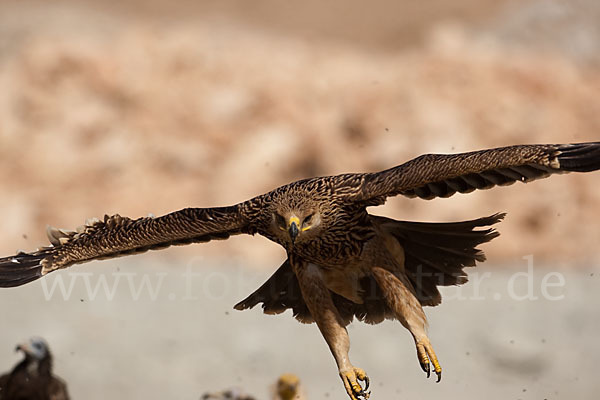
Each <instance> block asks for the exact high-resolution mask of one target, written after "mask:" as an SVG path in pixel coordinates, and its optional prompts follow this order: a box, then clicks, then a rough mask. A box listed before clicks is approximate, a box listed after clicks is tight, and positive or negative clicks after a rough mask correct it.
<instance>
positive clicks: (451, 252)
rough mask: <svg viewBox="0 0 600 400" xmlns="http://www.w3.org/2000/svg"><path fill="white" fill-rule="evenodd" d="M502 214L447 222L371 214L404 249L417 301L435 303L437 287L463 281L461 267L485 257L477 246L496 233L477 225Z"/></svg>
mask: <svg viewBox="0 0 600 400" xmlns="http://www.w3.org/2000/svg"><path fill="white" fill-rule="evenodd" d="M504 216H505V214H494V215H491V216H489V217H484V218H478V219H474V220H470V221H462V222H450V223H427V222H407V221H395V220H392V219H389V218H384V217H375V218H376V220H377V221H379V223H380V224H381V226H382V227H383V228H384V229H386V230H388V231H389V232H390V233H391V234H392V235H393V236H394V237H395V238H396V239H397V240H398V242H399V243H400V245H401V246H402V248H403V249H404V255H405V261H404V265H405V271H406V274H407V275H408V277H409V279H410V280H411V283H412V284H413V286H414V288H415V291H416V292H417V293H416V294H417V298H418V299H419V301H420V302H421V304H423V305H429V306H435V305H438V304H440V303H441V301H442V297H441V294H440V292H439V290H438V288H437V287H438V286H451V285H462V284H463V283H466V282H467V281H468V278H467V273H466V272H465V271H464V270H463V268H466V267H474V266H475V265H476V263H477V262H482V261H485V254H484V253H483V252H482V251H481V250H479V249H478V248H477V246H478V245H480V244H482V243H486V242H489V241H490V240H492V239H494V238H496V237H498V236H499V235H500V234H499V233H498V232H497V231H496V230H495V229H492V228H488V229H477V228H479V227H485V226H490V225H493V224H495V223H497V222H500V221H501V220H502V219H503V218H504Z"/></svg>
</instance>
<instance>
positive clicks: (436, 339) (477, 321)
mask: <svg viewBox="0 0 600 400" xmlns="http://www.w3.org/2000/svg"><path fill="white" fill-rule="evenodd" d="M599 96H600V3H598V2H596V1H593V0H573V1H570V2H564V1H560V0H521V1H517V0H501V1H499V0H495V1H491V0H478V1H477V0H454V1H452V2H449V1H444V0H427V1H419V2H413V1H407V0H405V1H391V0H376V1H371V2H363V1H359V0H349V1H340V0H332V1H327V2H320V1H314V0H308V1H304V2H281V1H276V0H255V1H252V2H249V1H242V0H221V1H191V0H182V1H178V2H175V3H174V2H167V1H165V0H148V1H140V0H123V1H120V2H111V1H98V0H83V1H81V0H80V1H75V0H72V1H68V0H67V1H58V0H57V1H51V2H49V1H29V0H19V1H14V0H5V1H2V2H0V190H2V192H3V194H4V195H3V196H0V217H1V218H2V223H1V224H0V238H1V239H2V240H1V242H0V251H1V252H2V254H12V253H13V252H14V251H15V250H16V249H24V250H31V249H34V248H36V247H38V246H41V245H45V244H46V238H45V227H46V225H48V224H50V225H53V226H58V227H64V228H74V227H75V226H78V225H80V224H82V223H83V222H84V220H85V219H86V218H89V217H94V216H97V217H101V216H103V215H104V214H105V213H107V214H113V213H120V214H121V215H126V216H130V217H139V216H143V215H147V214H148V213H153V214H155V215H160V214H164V213H167V212H170V211H173V210H176V209H180V208H184V207H189V206H194V207H208V206H217V205H228V204H233V203H237V202H239V201H242V200H245V199H247V198H250V197H252V196H254V195H257V194H260V193H263V192H265V191H268V190H270V189H272V188H274V187H276V186H279V185H282V184H285V183H288V182H290V181H293V180H296V179H300V178H304V177H308V176H314V175H330V174H338V173H343V172H360V171H375V170H380V169H384V168H388V167H391V166H394V165H397V164H400V163H402V162H404V161H407V160H409V159H411V158H413V157H416V156H418V155H420V154H423V153H431V152H439V153H451V152H462V151H470V150H477V149H480V148H485V147H495V146H504V145H510V144H522V143H555V142H556V143H568V142H580V141H594V140H599V139H600V135H599V132H600V101H599V100H598V99H599ZM599 183H600V176H599V174H587V175H573V174H571V175H566V176H558V177H553V178H551V179H549V180H545V181H539V182H534V183H532V184H530V185H527V186H523V185H521V184H515V185H513V186H511V187H507V188H500V189H495V190H492V191H483V192H477V193H473V194H470V195H456V196H454V197H452V198H450V199H441V200H432V201H422V200H410V199H401V198H397V199H391V200H390V201H389V202H388V204H386V205H385V206H383V207H379V208H377V209H373V210H372V212H373V213H376V214H385V215H388V216H390V217H393V218H397V219H405V220H421V221H457V220H464V219H472V218H476V217H481V216H485V215H490V214H492V213H495V212H500V211H504V212H507V213H508V216H507V218H506V219H505V221H504V222H502V223H501V224H500V225H499V226H498V229H499V231H500V232H501V233H502V236H500V237H499V238H498V239H495V240H494V241H493V242H491V243H490V244H487V245H485V247H484V249H485V251H486V254H487V255H488V260H489V261H488V262H487V263H486V264H485V265H484V266H483V267H481V268H478V269H477V274H476V275H474V276H475V277H484V275H485V274H489V279H488V278H486V279H485V280H481V282H480V283H479V284H474V283H473V282H471V283H470V284H468V285H467V287H466V289H464V290H466V292H459V293H462V295H456V293H457V292H456V291H454V292H453V291H452V290H450V291H446V292H445V293H447V300H446V301H445V304H444V305H442V306H441V307H438V308H436V309H428V310H427V312H428V315H429V316H430V319H431V320H430V323H431V329H430V337H431V339H432V342H433V344H434V346H435V348H436V349H437V352H438V356H439V357H440V360H441V363H442V366H443V367H444V368H445V372H444V375H445V377H444V380H443V381H442V383H441V384H440V385H434V384H433V383H432V382H427V381H426V380H425V379H423V377H422V376H421V375H422V372H421V371H420V369H419V366H418V364H417V362H416V359H415V355H414V347H413V345H412V340H411V339H410V337H409V335H408V334H407V332H405V330H404V329H403V328H402V327H401V326H400V324H398V323H385V324H382V325H379V326H376V327H369V326H364V325H359V324H354V325H353V326H352V327H351V328H350V334H351V339H352V343H353V351H352V354H351V355H352V357H353V360H354V363H355V364H356V365H359V366H361V367H362V368H364V369H365V370H367V372H368V373H369V374H370V375H371V378H372V380H373V381H374V385H375V386H374V388H373V392H374V394H373V397H374V398H377V399H381V398H385V399H391V398H414V397H416V396H419V397H424V398H428V397H433V396H437V397H439V396H444V397H445V398H448V399H453V398H461V399H465V398H481V397H482V396H486V397H487V398H489V399H506V398H515V399H517V398H522V399H529V398H531V399H534V398H535V399H540V398H548V399H559V398H565V399H569V398H594V396H595V393H597V390H598V389H600V383H599V382H598V381H597V379H595V376H594V375H595V374H594V372H593V366H594V363H595V361H597V360H598V358H599V357H600V348H599V345H598V342H597V340H596V339H595V338H596V332H597V330H598V329H599V328H600V321H598V320H597V318H596V316H597V315H598V301H599V300H600V296H599V294H598V293H599V292H598V286H599V285H600V281H599V280H598V279H599V278H598V276H600V252H598V250H597V246H598V242H599V239H600V233H599V230H600V207H598V204H600V185H599ZM525 256H532V257H533V260H534V263H533V265H534V267H535V271H534V273H532V274H531V275H528V277H525V276H524V275H521V276H519V277H518V278H514V277H515V273H523V271H529V270H528V265H529V264H528V261H527V259H523V257H525ZM284 257H285V255H284V253H283V250H282V249H280V248H279V247H278V246H276V245H274V244H272V243H269V242H268V241H267V240H265V239H263V238H260V237H254V238H250V237H235V238H232V239H230V240H228V241H226V242H217V243H214V242H213V243H209V244H205V245H201V246H189V247H186V248H176V249H169V250H165V251H161V252H157V253H152V254H146V255H142V256H138V257H134V258H121V259H117V260H112V261H104V262H99V263H94V264H91V265H86V266H83V267H76V268H74V269H73V270H69V271H68V272H67V271H65V272H59V273H57V274H53V276H50V277H49V278H47V279H46V280H44V281H41V282H35V283H32V284H30V285H28V286H25V287H22V288H17V289H10V290H2V291H1V292H0V315H2V316H3V319H4V321H3V323H2V328H1V329H0V370H8V369H10V368H11V367H12V365H14V364H15V363H16V362H17V360H18V357H17V356H16V355H15V354H13V353H12V349H13V348H14V345H15V344H16V343H17V342H19V341H21V340H23V339H25V338H27V337H29V336H31V335H33V334H36V335H41V336H44V337H45V338H46V339H47V340H48V342H49V344H50V347H51V349H53V350H54V353H55V358H56V362H55V365H56V372H57V373H58V374H59V375H61V376H62V377H63V378H65V379H66V380H67V382H68V384H69V387H70V390H71V394H72V397H73V398H76V399H77V398H86V399H102V398H107V397H110V398H142V397H143V398H148V399H163V398H173V399H196V398H198V397H199V396H200V395H201V394H202V393H203V392H205V391H209V390H219V389H223V388H225V387H228V386H236V385H237V386H241V387H244V388H247V390H246V391H247V392H250V393H254V394H255V395H257V396H258V397H259V398H268V390H269V389H268V385H269V384H270V383H272V382H274V381H275V379H276V378H277V376H278V375H279V374H281V373H283V372H288V371H291V372H295V373H296V374H297V375H298V376H299V377H300V378H301V380H302V382H303V384H304V386H305V389H306V392H307V395H308V396H309V398H311V399H323V398H333V399H343V398H345V393H344V391H343V388H342V385H341V382H340V381H339V378H338V377H337V372H336V369H335V364H334V362H333V359H332V357H331V356H330V355H329V352H328V349H327V347H326V345H325V343H324V341H323V340H322V339H321V337H320V334H319V333H318V330H317V329H316V327H315V326H303V325H299V324H297V323H296V322H295V321H293V319H292V318H291V316H290V315H289V314H286V315H284V316H280V317H277V318H274V317H270V316H263V315H262V314H261V313H260V310H252V311H249V312H244V313H239V312H234V311H233V310H231V306H232V305H233V304H235V302H237V301H238V300H240V299H242V298H243V297H245V296H246V295H247V294H248V293H250V292H251V291H252V290H254V289H255V288H256V287H257V286H258V285H259V284H261V283H262V282H263V281H264V280H265V279H266V278H267V277H268V276H269V275H270V274H271V273H272V272H273V271H274V270H275V268H276V267H277V266H278V265H279V263H281V261H282V260H283V258H284ZM71 271H73V272H71ZM192 273H193V274H195V275H193V278H192V277H191V275H189V274H192ZM186 274H187V275H186ZM548 274H559V275H560V276H561V277H562V278H563V281H564V285H562V286H561V285H557V287H554V288H552V290H551V294H552V295H553V296H546V295H544V293H543V291H542V289H541V287H542V286H543V284H544V282H546V283H548V281H549V280H546V281H545V280H544V279H545V277H547V276H548ZM553 276H554V278H552V279H551V280H552V281H553V282H561V281H560V278H558V275H553ZM555 278H556V279H555ZM557 279H558V280H557ZM472 281H473V279H472ZM61 282H62V283H64V285H65V286H64V288H65V290H66V291H67V292H61V291H60V286H57V285H59V284H60V283H61ZM103 282H104V283H103ZM144 282H146V283H148V284H149V285H150V286H152V285H153V286H152V287H153V288H154V289H156V290H155V292H153V291H152V290H150V289H151V287H150V286H148V287H146V286H144V285H145V283H144ZM71 284H72V285H71ZM513 284H514V288H515V289H514V290H512V289H511V285H513ZM53 288H54V289H56V290H54V291H52V289H53ZM146 289H148V290H146ZM475 289H477V290H478V291H477V292H474V290H475ZM530 289H531V291H530ZM69 290H70V291H69ZM513 292H514V293H513ZM530 292H531V293H530ZM515 293H518V294H519V295H523V294H524V293H526V294H532V296H529V297H528V298H526V299H521V300H519V299H517V298H516V297H519V296H513V295H514V294H515ZM63 294H64V295H63ZM546 294H548V293H546ZM561 296H562V297H561ZM520 297H523V296H520ZM534 297H537V299H534ZM549 297H560V299H556V298H554V299H550V298H549Z"/></svg>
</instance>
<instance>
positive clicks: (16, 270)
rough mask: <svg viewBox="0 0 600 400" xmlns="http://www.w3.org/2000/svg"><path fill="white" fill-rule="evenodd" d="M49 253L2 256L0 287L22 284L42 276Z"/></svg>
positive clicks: (0, 259) (0, 262) (0, 260)
mask: <svg viewBox="0 0 600 400" xmlns="http://www.w3.org/2000/svg"><path fill="white" fill-rule="evenodd" d="M48 255H49V254H48V252H46V251H41V252H37V253H33V254H29V253H19V254H17V255H14V256H11V257H4V258H0V287H2V288H9V287H16V286H22V285H25V284H26V283H29V282H33V281H35V280H37V279H39V278H41V277H42V276H44V275H45V273H44V267H45V264H46V262H44V260H46V259H47V257H48Z"/></svg>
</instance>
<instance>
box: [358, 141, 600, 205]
mask: <svg viewBox="0 0 600 400" xmlns="http://www.w3.org/2000/svg"><path fill="white" fill-rule="evenodd" d="M597 169H600V142H594V143H577V144H548V145H519V146H509V147H500V148H496V149H489V150H481V151H474V152H470V153H459V154H425V155H422V156H420V157H417V158H415V159H414V160H411V161H409V162H407V163H405V164H402V165H399V166H397V167H394V168H390V169H387V170H385V171H381V172H376V173H371V174H365V175H363V180H362V184H361V190H360V191H359V192H358V193H357V194H356V196H355V200H359V201H370V202H375V203H382V202H383V201H384V200H385V198H386V197H389V196H396V195H403V196H407V197H420V198H422V199H433V198H435V197H450V196H452V195H453V194H454V193H457V192H458V193H470V192H472V191H474V190H475V189H489V188H491V187H493V186H504V185H510V184H512V183H514V182H516V181H521V182H530V181H533V180H535V179H541V178H546V177H548V176H550V175H551V174H557V173H558V174H560V173H565V172H572V171H574V172H589V171H595V170H597Z"/></svg>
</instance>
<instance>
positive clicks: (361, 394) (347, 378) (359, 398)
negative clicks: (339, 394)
mask: <svg viewBox="0 0 600 400" xmlns="http://www.w3.org/2000/svg"><path fill="white" fill-rule="evenodd" d="M340 378H342V382H344V387H345V388H346V392H347V393H348V396H349V397H350V399H352V400H367V399H368V398H369V396H371V392H367V389H368V388H369V377H368V376H367V374H366V373H365V371H364V370H362V369H360V368H352V369H350V370H347V371H344V372H340ZM357 380H358V381H363V382H365V387H364V388H363V387H362V386H361V385H360V383H358V381H357Z"/></svg>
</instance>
